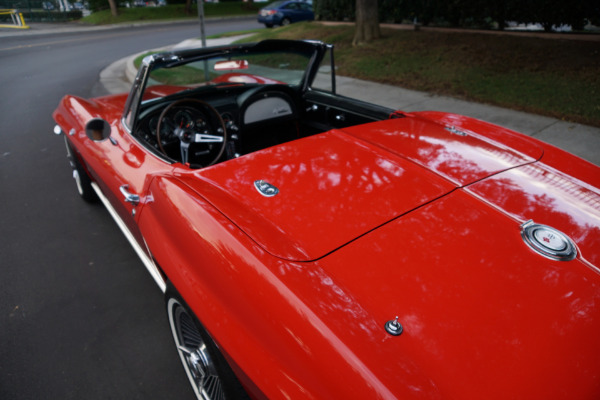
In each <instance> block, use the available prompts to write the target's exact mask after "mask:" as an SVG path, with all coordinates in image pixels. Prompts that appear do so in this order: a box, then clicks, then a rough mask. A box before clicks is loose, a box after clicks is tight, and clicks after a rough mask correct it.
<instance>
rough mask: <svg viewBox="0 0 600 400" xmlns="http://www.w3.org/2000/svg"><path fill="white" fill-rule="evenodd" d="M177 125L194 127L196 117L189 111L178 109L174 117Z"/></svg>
mask: <svg viewBox="0 0 600 400" xmlns="http://www.w3.org/2000/svg"><path fill="white" fill-rule="evenodd" d="M173 120H174V122H175V125H177V126H178V127H179V128H193V127H194V118H192V116H191V115H190V113H189V112H187V111H184V110H180V111H177V113H176V114H175V117H174V118H173Z"/></svg>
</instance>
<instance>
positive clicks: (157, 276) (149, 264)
mask: <svg viewBox="0 0 600 400" xmlns="http://www.w3.org/2000/svg"><path fill="white" fill-rule="evenodd" d="M92 187H93V188H94V191H95V192H96V194H97V195H98V197H99V198H100V200H101V201H102V204H104V207H106V209H107V210H108V212H109V214H110V215H111V217H113V219H114V220H115V222H116V223H117V225H118V226H119V228H120V229H121V232H123V234H124V235H125V237H126V238H127V241H128V242H129V244H130V245H131V247H133V250H135V252H136V254H137V255H138V257H139V258H140V260H142V263H143V264H144V266H145V267H146V269H147V270H148V272H150V275H151V276H152V278H153V279H154V282H156V284H157V285H158V287H159V288H160V290H162V292H163V293H165V292H166V290H167V282H165V280H164V279H163V277H162V275H161V273H160V271H159V270H158V268H157V267H156V264H154V262H153V261H152V259H150V257H148V255H147V254H146V253H145V252H144V250H143V249H142V247H141V246H140V245H139V244H138V242H137V241H136V240H135V238H134V237H133V234H132V233H131V231H130V230H129V228H127V225H125V222H123V220H122V219H121V217H119V214H117V211H116V210H115V209H114V208H113V206H112V204H110V202H109V201H108V199H107V198H106V196H104V193H102V190H100V188H99V187H98V185H97V184H96V183H95V182H92Z"/></svg>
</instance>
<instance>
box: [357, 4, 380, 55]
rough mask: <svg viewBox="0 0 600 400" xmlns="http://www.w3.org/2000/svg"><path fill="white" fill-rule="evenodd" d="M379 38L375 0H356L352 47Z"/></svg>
mask: <svg viewBox="0 0 600 400" xmlns="http://www.w3.org/2000/svg"><path fill="white" fill-rule="evenodd" d="M380 36H381V33H380V32H379V12H378V8H377V0H356V28H355V30H354V40H353V41H352V45H353V46H356V45H358V44H361V43H367V42H370V41H372V40H375V39H379V37H380Z"/></svg>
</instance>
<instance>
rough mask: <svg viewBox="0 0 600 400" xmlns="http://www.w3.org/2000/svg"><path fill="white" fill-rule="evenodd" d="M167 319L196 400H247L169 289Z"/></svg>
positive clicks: (209, 341) (195, 321)
mask: <svg viewBox="0 0 600 400" xmlns="http://www.w3.org/2000/svg"><path fill="white" fill-rule="evenodd" d="M165 302H166V305H167V315H168V318H169V325H170V326H171V333H172V334H173V339H174V340H175V346H176V348H177V353H178V354H179V358H180V359H181V363H182V364H183V368H184V369H185V372H186V374H187V376H188V379H189V380H190V384H191V385H192V389H193V390H194V393H195V394H196V397H197V398H198V399H199V400H233V399H249V397H248V395H247V394H246V392H245V391H244V389H243V387H242V385H241V384H240V382H239V381H238V379H237V378H236V376H235V374H234V373H233V371H232V370H231V368H230V367H229V365H228V364H227V361H225V358H224V357H223V355H222V354H221V353H220V352H219V349H218V348H217V346H216V344H215V343H214V341H213V340H212V339H211V337H210V335H209V334H208V333H207V332H206V330H205V329H204V327H202V325H201V324H200V322H199V321H198V319H196V317H194V315H193V314H192V313H191V312H190V310H189V308H188V307H187V305H186V304H185V302H184V301H183V300H182V299H181V297H180V296H179V294H178V293H177V292H176V291H175V290H174V289H173V288H172V286H169V287H168V289H167V293H166V295H165Z"/></svg>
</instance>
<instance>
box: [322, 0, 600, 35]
mask: <svg viewBox="0 0 600 400" xmlns="http://www.w3.org/2000/svg"><path fill="white" fill-rule="evenodd" d="M355 2H356V0H314V3H313V6H314V9H315V14H316V17H317V19H321V20H329V21H354V20H355V17H356V12H355ZM378 2H379V6H378V11H379V21H380V22H392V23H400V22H413V21H414V20H415V19H416V20H417V21H418V22H419V23H422V24H424V25H429V24H435V25H442V26H455V27H476V28H491V27H497V28H499V29H504V28H505V27H506V26H507V23H508V22H517V23H539V24H541V25H542V26H543V27H544V29H546V30H551V29H552V28H553V27H558V26H560V25H570V26H571V27H572V28H573V29H575V30H580V29H582V28H583V26H584V25H585V23H586V22H588V21H589V22H591V23H593V24H596V25H600V2H597V1H590V0H571V1H566V0H494V1H489V0H379V1H378Z"/></svg>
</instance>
